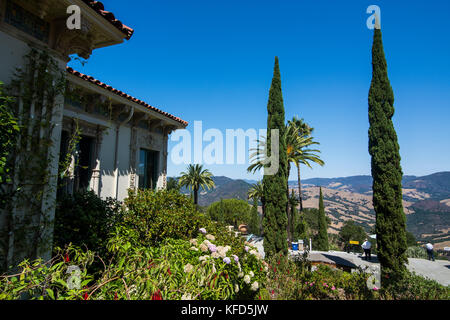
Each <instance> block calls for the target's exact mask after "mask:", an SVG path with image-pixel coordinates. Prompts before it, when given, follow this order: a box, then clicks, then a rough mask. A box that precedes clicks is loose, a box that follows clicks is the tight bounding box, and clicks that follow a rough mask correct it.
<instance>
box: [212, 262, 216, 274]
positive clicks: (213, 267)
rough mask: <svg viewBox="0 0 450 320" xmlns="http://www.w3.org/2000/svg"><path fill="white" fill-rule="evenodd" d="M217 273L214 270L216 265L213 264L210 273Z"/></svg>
mask: <svg viewBox="0 0 450 320" xmlns="http://www.w3.org/2000/svg"><path fill="white" fill-rule="evenodd" d="M216 272H217V270H216V265H215V264H214V263H213V266H212V273H216Z"/></svg>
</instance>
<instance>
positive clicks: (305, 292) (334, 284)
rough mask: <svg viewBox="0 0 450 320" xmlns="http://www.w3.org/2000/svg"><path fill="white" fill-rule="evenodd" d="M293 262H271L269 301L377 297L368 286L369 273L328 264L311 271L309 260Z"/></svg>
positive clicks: (268, 287)
mask: <svg viewBox="0 0 450 320" xmlns="http://www.w3.org/2000/svg"><path fill="white" fill-rule="evenodd" d="M306 256H307V253H306V254H305V255H304V256H303V258H301V259H297V260H296V261H292V260H290V259H287V258H285V257H283V256H275V258H273V259H271V260H269V261H268V263H269V270H270V271H269V275H268V280H267V290H266V291H267V293H268V296H267V297H266V298H267V299H275V300H361V299H364V300H367V299H374V298H375V297H377V293H376V292H375V291H374V290H370V289H369V288H368V287H367V279H368V278H369V274H366V273H364V272H362V270H361V272H355V273H347V272H344V271H342V270H338V269H332V268H330V267H328V266H325V265H319V266H317V268H316V270H315V271H311V270H312V268H311V264H310V262H308V260H307V259H306Z"/></svg>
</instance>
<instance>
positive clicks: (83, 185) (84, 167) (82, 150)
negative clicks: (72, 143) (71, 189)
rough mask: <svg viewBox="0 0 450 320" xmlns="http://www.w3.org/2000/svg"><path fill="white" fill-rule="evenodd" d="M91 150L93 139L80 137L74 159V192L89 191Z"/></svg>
mask: <svg viewBox="0 0 450 320" xmlns="http://www.w3.org/2000/svg"><path fill="white" fill-rule="evenodd" d="M93 149H94V139H93V138H91V137H86V136H81V140H80V142H79V143H78V146H77V151H76V157H75V164H76V167H75V191H85V190H88V189H89V184H90V182H91V177H92V155H93Z"/></svg>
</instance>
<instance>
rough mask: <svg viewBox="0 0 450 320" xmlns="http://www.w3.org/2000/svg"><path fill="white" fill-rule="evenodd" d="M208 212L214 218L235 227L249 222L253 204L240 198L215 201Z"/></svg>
mask: <svg viewBox="0 0 450 320" xmlns="http://www.w3.org/2000/svg"><path fill="white" fill-rule="evenodd" d="M207 212H208V216H209V217H210V218H211V219H212V220H214V221H219V222H222V223H225V224H227V225H233V226H235V227H238V226H239V225H240V224H249V223H250V220H251V206H250V205H249V204H248V202H247V201H244V200H239V199H224V200H220V201H218V202H214V203H213V204H211V205H210V206H209V207H208V211H207Z"/></svg>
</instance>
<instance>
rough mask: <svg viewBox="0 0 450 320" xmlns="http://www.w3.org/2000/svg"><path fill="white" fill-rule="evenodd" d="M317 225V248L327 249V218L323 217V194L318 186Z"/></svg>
mask: <svg viewBox="0 0 450 320" xmlns="http://www.w3.org/2000/svg"><path fill="white" fill-rule="evenodd" d="M318 218H319V219H318V226H319V232H318V234H317V244H316V247H317V250H320V251H328V250H329V245H328V231H327V230H328V223H327V218H326V217H325V207H324V205H323V194H322V188H320V196H319V217H318Z"/></svg>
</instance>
